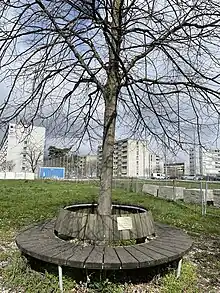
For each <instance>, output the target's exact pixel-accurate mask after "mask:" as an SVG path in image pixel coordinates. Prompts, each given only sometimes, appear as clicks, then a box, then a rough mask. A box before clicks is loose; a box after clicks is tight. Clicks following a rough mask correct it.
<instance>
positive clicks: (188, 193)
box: [183, 189, 214, 204]
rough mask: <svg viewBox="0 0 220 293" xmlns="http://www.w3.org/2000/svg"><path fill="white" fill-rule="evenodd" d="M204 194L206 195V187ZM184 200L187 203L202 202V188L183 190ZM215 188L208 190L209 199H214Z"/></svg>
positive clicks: (203, 190)
mask: <svg viewBox="0 0 220 293" xmlns="http://www.w3.org/2000/svg"><path fill="white" fill-rule="evenodd" d="M202 196H203V198H204V197H205V189H202ZM183 197H184V202H186V203H198V204H201V203H202V197H201V194H200V189H185V190H184V191H183ZM213 200H214V198H213V190H211V189H208V190H207V201H213Z"/></svg>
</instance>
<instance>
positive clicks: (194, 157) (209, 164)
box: [189, 147, 220, 176]
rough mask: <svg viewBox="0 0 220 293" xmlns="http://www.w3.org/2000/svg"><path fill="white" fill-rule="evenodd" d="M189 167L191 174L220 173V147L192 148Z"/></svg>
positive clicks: (206, 174) (213, 174)
mask: <svg viewBox="0 0 220 293" xmlns="http://www.w3.org/2000/svg"><path fill="white" fill-rule="evenodd" d="M189 168H190V175H204V176H209V175H210V176H216V175H220V149H207V150H205V149H202V148H201V147H195V148H192V149H190V152H189Z"/></svg>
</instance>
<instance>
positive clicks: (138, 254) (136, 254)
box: [124, 245, 154, 268]
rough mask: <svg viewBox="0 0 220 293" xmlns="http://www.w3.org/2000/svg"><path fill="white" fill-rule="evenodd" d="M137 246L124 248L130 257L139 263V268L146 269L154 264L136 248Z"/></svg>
mask: <svg viewBox="0 0 220 293" xmlns="http://www.w3.org/2000/svg"><path fill="white" fill-rule="evenodd" d="M136 246H137V245H132V246H126V247H124V249H125V250H127V251H128V252H129V253H130V254H131V255H133V256H134V257H135V258H136V259H137V260H138V263H139V267H140V268H142V267H148V266H151V265H152V264H153V263H154V259H153V258H152V257H150V256H148V255H146V254H145V253H143V252H141V251H140V250H138V249H137V248H136Z"/></svg>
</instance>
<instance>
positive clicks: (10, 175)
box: [0, 172, 35, 180]
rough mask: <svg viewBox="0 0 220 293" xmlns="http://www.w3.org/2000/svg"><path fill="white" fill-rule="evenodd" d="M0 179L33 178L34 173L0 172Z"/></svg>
mask: <svg viewBox="0 0 220 293" xmlns="http://www.w3.org/2000/svg"><path fill="white" fill-rule="evenodd" d="M0 179H28V180H34V179H35V174H34V173H29V172H0Z"/></svg>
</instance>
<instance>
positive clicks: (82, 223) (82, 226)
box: [78, 215, 88, 239]
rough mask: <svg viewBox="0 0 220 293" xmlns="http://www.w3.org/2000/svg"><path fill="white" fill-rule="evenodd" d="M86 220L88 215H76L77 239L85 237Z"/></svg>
mask: <svg viewBox="0 0 220 293" xmlns="http://www.w3.org/2000/svg"><path fill="white" fill-rule="evenodd" d="M87 221H88V215H83V216H82V217H78V231H79V239H84V238H85V231H86V225H87Z"/></svg>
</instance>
